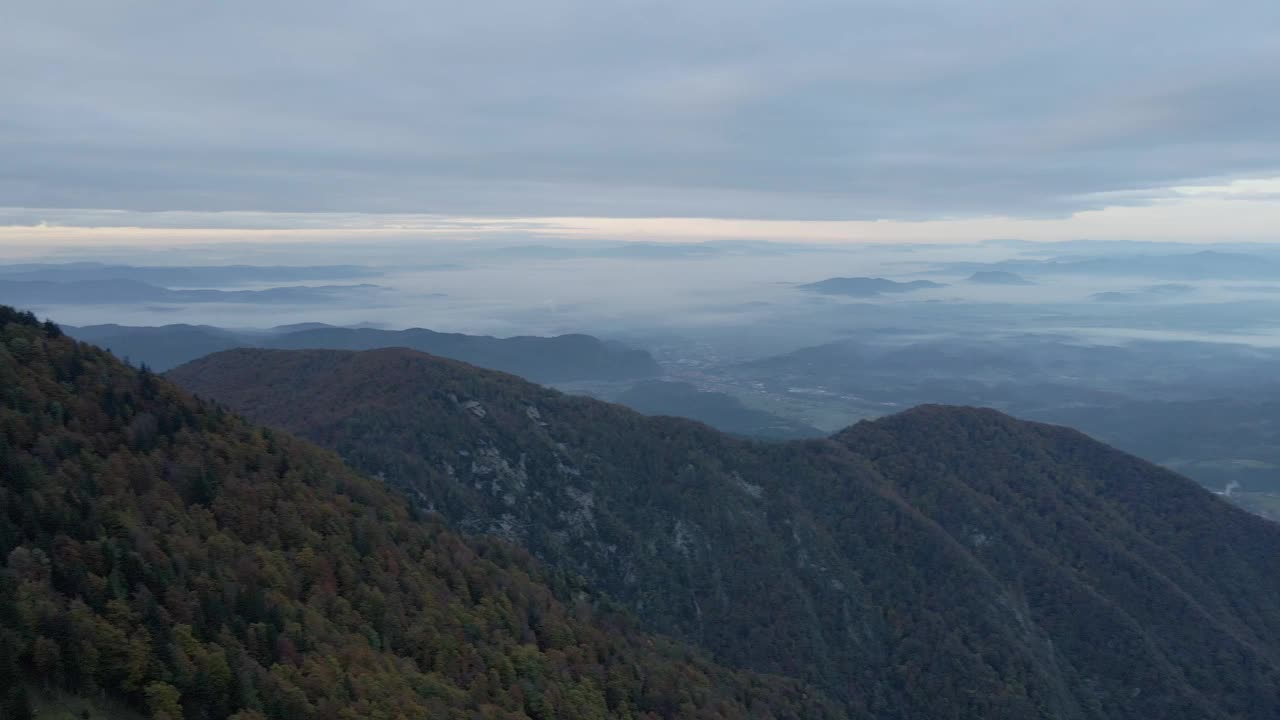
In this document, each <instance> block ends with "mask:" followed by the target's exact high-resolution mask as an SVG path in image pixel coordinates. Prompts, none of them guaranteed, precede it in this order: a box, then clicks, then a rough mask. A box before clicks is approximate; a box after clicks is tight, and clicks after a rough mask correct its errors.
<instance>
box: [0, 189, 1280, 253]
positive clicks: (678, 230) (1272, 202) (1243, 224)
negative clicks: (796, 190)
mask: <svg viewBox="0 0 1280 720" xmlns="http://www.w3.org/2000/svg"><path fill="white" fill-rule="evenodd" d="M1126 200H1127V202H1126ZM21 218H40V220H39V221H36V222H32V221H31V220H27V221H26V222H21V221H20V220H19V219H21ZM0 223H2V224H0V251H3V252H4V254H5V255H6V256H10V257H27V256H31V257H34V256H40V255H45V254H51V253H58V252H65V251H76V250H80V251H83V250H94V249H103V248H138V249H146V248H166V247H172V248H180V247H188V246H210V245H225V246H233V245H235V244H239V243H245V244H287V243H338V244H342V243H347V244H358V243H361V242H366V241H372V240H379V241H397V240H398V241H406V242H411V241H414V240H422V241H451V242H465V241H477V240H492V239H500V240H503V241H506V242H510V243H512V244H519V243H521V242H548V241H555V240H561V241H582V240H594V241H642V242H706V241H724V240H752V241H772V242H794V243H815V244H857V243H923V242H927V243H957V244H964V243H975V242H981V241H985V240H993V239H1018V240H1025V241H1030V242H1053V241H1064V240H1088V239H1096V240H1131V241H1152V242H1155V241H1173V242H1190V243H1222V242H1269V241H1276V240H1280V237H1278V236H1277V228H1280V178H1252V179H1245V180H1236V181H1232V182H1224V183H1219V184H1204V185H1188V186H1183V187H1177V188H1172V189H1171V190H1169V191H1166V192H1164V193H1162V194H1161V196H1159V197H1155V198H1152V197H1150V196H1144V195H1142V194H1134V196H1133V197H1132V198H1126V197H1125V196H1123V195H1121V196H1117V197H1116V204H1112V205H1110V206H1107V207H1103V208H1101V209H1097V210H1083V211H1079V212H1075V213H1072V214H1070V215H1067V216H1063V217H1046V218H1026V217H1009V216H986V217H969V218H939V219H924V220H895V219H883V220H805V219H796V220H758V219H734V218H697V217H634V218H626V217H465V216H446V215H432V214H405V213H401V214H373V213H275V212H248V211H233V212H182V211H167V212H141V211H122V210H100V209H28V208H7V209H6V208H0Z"/></svg>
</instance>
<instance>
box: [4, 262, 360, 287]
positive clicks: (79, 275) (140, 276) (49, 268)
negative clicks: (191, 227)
mask: <svg viewBox="0 0 1280 720" xmlns="http://www.w3.org/2000/svg"><path fill="white" fill-rule="evenodd" d="M382 274H383V273H382V272H381V271H380V270H377V269H375V268H369V267H363V266H360V265H321V266H292V265H270V266H263V265H174V266H154V265H152V266H137V265H109V264H105V263H95V262H80V263H26V264H14V265H0V278H2V279H5V280H12V281H26V282H35V281H40V282H55V283H77V282H101V281H107V280H128V281H131V282H134V283H144V284H149V285H159V286H163V287H186V288H190V287H233V286H236V285H255V284H262V283H277V282H289V283H296V282H317V281H334V280H351V279H356V278H374V277H380V276H381V275H382Z"/></svg>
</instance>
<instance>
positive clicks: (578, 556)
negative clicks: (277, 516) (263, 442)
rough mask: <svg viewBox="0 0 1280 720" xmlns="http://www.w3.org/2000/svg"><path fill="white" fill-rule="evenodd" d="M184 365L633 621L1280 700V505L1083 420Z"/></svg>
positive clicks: (960, 705) (744, 651)
mask: <svg viewBox="0 0 1280 720" xmlns="http://www.w3.org/2000/svg"><path fill="white" fill-rule="evenodd" d="M171 376H173V377H174V379H175V380H178V381H179V382H180V383H183V384H186V385H188V386H189V387H191V389H193V390H195V391H197V392H200V393H201V394H205V395H210V396H212V397H215V398H217V399H219V400H220V401H222V402H226V403H228V404H229V405H230V406H231V407H232V408H234V409H237V410H240V411H244V412H247V413H249V414H250V415H251V416H254V417H258V418H259V419H260V420H263V421H264V422H268V423H269V424H278V425H281V426H283V427H287V428H289V429H292V430H294V431H296V432H300V433H301V434H303V435H305V436H307V437H310V438H311V439H313V440H316V441H318V442H320V443H321V444H324V445H327V446H329V447H331V448H333V449H335V450H337V451H338V452H339V453H340V454H342V455H343V456H344V457H345V458H347V460H348V461H349V462H351V463H353V464H354V465H356V466H357V467H361V468H363V469H364V470H366V471H368V472H370V473H372V474H375V475H377V476H380V477H383V478H385V479H386V480H387V481H389V482H392V483H393V484H398V485H401V486H402V487H405V488H407V489H408V491H409V492H410V494H411V495H413V496H415V497H418V498H419V500H420V501H423V502H424V503H429V507H430V509H432V510H434V511H436V512H439V513H440V514H441V515H442V516H444V517H445V518H447V519H448V520H449V521H450V522H451V523H453V524H455V526H457V527H460V528H463V529H465V530H467V531H469V532H478V533H488V534H495V535H498V536H500V537H503V538H506V539H508V540H511V541H513V542H517V543H520V544H522V545H524V546H526V547H528V548H529V549H530V550H531V551H532V552H533V553H534V554H535V555H537V556H538V557H540V558H542V559H543V560H544V561H545V562H548V563H549V564H551V565H552V566H554V567H559V568H563V569H565V570H567V571H570V572H572V573H574V574H577V575H581V576H583V577H584V578H586V580H587V581H588V582H589V583H590V584H591V585H592V586H594V587H597V588H598V589H600V590H601V591H602V592H604V593H605V594H606V595H608V596H610V597H612V598H614V599H615V600H617V601H619V602H621V603H623V604H624V605H625V606H626V607H628V608H630V609H631V610H632V611H633V612H635V613H636V614H637V617H638V618H640V620H641V622H642V623H643V624H644V626H645V627H646V628H649V629H654V630H660V631H661V632H663V633H667V634H671V635H674V636H676V637H681V638H684V639H686V640H689V641H691V642H694V643H697V644H699V645H701V646H703V647H706V648H708V649H709V650H710V651H711V652H712V653H713V656H714V657H716V658H717V659H719V660H720V661H722V662H725V663H728V664H731V665H734V666H742V667H748V668H752V669H754V670H758V671H762V672H771V673H777V674H783V675H788V676H792V677H799V678H803V679H805V680H807V681H809V682H812V683H814V684H816V685H817V686H819V687H821V688H823V689H825V690H827V691H828V692H831V693H832V694H833V695H835V696H837V697H840V698H842V699H843V700H845V701H846V702H848V703H850V706H851V707H852V708H855V709H858V710H861V711H865V712H868V713H871V714H872V715H874V716H877V717H886V718H898V717H901V718H906V717H921V716H923V717H955V718H968V717H984V718H1010V719H1012V718H1027V717H1045V718H1064V719H1071V718H1098V719H1107V720H1110V718H1128V717H1164V718H1188V720H1189V719H1190V718H1222V719H1224V720H1225V718H1239V717H1247V718H1259V720H1261V718H1265V717H1269V716H1270V715H1269V713H1270V710H1271V709H1272V708H1274V707H1277V706H1280V661H1278V660H1277V658H1276V653H1275V650H1274V648H1276V647H1277V646H1280V620H1278V618H1280V581H1278V580H1277V577H1278V576H1280V573H1277V572H1276V571H1277V570H1280V566H1277V562H1278V561H1277V558H1278V557H1280V528H1277V527H1275V526H1274V525H1272V524H1270V523H1267V522H1266V521H1264V520H1261V519H1259V518H1254V517H1252V516H1250V515H1247V514H1246V513H1244V512H1243V511H1240V510H1238V509H1235V508H1232V507H1230V506H1228V505H1227V504H1225V503H1223V502H1222V501H1220V500H1219V499H1218V498H1216V497H1215V496H1213V495H1212V494H1210V493H1208V492H1207V491H1205V490H1203V489H1202V488H1200V487H1198V486H1196V485H1195V484H1194V483H1193V482H1191V481H1190V480H1187V479H1186V478H1182V477H1180V476H1178V475H1175V474H1173V473H1170V472H1168V471H1165V470H1162V469H1160V468H1157V467H1156V466H1154V465H1151V464H1150V463H1146V462H1144V461H1140V460H1137V459H1136V458H1132V457H1130V456H1126V455H1124V454H1123V453H1120V452H1118V451H1115V450H1114V449H1111V448H1107V447H1106V446H1104V445H1101V444H1100V443H1097V442H1096V441H1093V440H1089V439H1088V438H1086V437H1085V436H1083V435H1081V434H1079V433H1075V432H1073V431H1069V430H1065V429H1055V428H1053V426H1047V425H1041V424H1036V423H1027V422H1024V421H1018V420H1015V419H1013V418H1009V417H1007V416H1004V415H1001V414H999V413H996V412H995V411H988V410H977V409H963V408H960V409H957V408H940V407H939V406H932V407H924V408H920V409H917V410H912V411H909V412H907V413H904V414H900V415H897V416H892V417H890V418H887V419H882V420H879V421H872V422H865V423H859V424H857V425H854V426H851V427H850V428H848V429H846V430H845V431H842V432H841V433H838V434H836V435H834V436H832V437H831V438H827V439H820V440H809V441H794V442H788V443H759V442H752V441H747V440H739V439H734V438H730V437H727V436H724V435H722V434H720V433H718V432H715V431H714V430H712V429H710V428H708V427H706V426H703V425H701V424H698V423H696V422H692V421H686V420H679V419H674V418H646V417H643V416H640V415H638V414H636V413H634V412H632V411H630V410H627V409H625V408H621V407H618V406H613V405H608V404H605V403H600V402H598V401H593V400H590V399H586V398H574V397H569V396H565V395H562V394H560V393H557V392H555V391H551V390H547V389H544V388H538V387H536V386H532V385H529V384H527V383H524V382H522V381H520V380H518V379H517V378H513V377H511V376H505V375H501V374H496V373H489V372H483V371H476V370H474V369H472V368H469V367H467V366H465V365H460V364H457V363H452V362H444V361H440V360H439V359H436V358H431V357H430V356H426V355H422V354H418V353H413V352H411V351H407V350H394V351H374V352H370V353H333V352H326V353H309V352H303V353H283V354H282V353H280V352H278V351H276V352H272V351H253V350H240V351H233V352H231V353H223V354H219V355H215V356H212V357H210V358H206V359H204V360H201V361H199V362H197V363H194V364H192V365H189V366H186V367H184V368H180V369H178V370H177V371H174V373H171ZM286 397H288V398H305V399H304V400H302V404H301V405H289V404H288V403H284V402H282V399H283V398H286ZM313 407H314V408H315V410H314V411H313V410H312V409H311V408H313ZM1188 538H1191V539H1188ZM1165 548H1168V549H1165ZM1236 677H1241V678H1244V677H1247V678H1249V681H1248V682H1247V683H1245V684H1244V685H1240V684H1238V683H1237V682H1236V681H1234V680H1232V678H1236ZM960 688H970V692H964V691H961V690H960ZM1135 691H1136V692H1135Z"/></svg>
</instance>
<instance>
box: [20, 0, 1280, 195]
mask: <svg viewBox="0 0 1280 720" xmlns="http://www.w3.org/2000/svg"><path fill="white" fill-rule="evenodd" d="M1278 21H1280V5H1277V4H1276V3H1274V2H1273V1H1272V0H1240V2H1236V3H1230V4H1227V5H1223V4H1221V3H1210V2H1206V1H1192V0H1166V1H1164V2H1154V1H1152V0H1133V1H1131V2H1126V3H1114V2H1101V1H1100V0H1083V1H1082V2H1078V3H1071V4H1062V3H1036V2H1031V3H1026V2H1015V1H1014V0H1002V1H1000V2H996V1H986V2H972V1H968V2H960V1H959V0H918V1H916V2H910V3H904V2H896V1H895V2H890V1H889V0H883V1H881V2H865V1H862V2H851V1H841V2H837V1H834V0H831V1H828V0H805V1H803V2H795V1H787V0H736V1H734V2H729V0H706V1H704V2H698V3H687V2H674V1H665V0H664V1H656V0H646V1H640V0H619V1H618V2H611V3H594V2H588V1H587V0H547V1H546V2H539V3H518V2H510V1H507V2H494V1H493V0H479V1H477V2H471V3H443V2H408V1H405V2H387V1H383V0H376V1H373V2H367V3H350V2H338V1H337V0H312V1H310V2H305V3H304V2H300V1H298V0H282V1H280V2H272V3H253V2H247V1H245V0H229V1H227V2H219V3H202V4H198V5H194V6H191V5H174V4H167V5H166V4H160V5H157V4H156V3H150V2H141V0H120V1H119V2H112V3H101V2H94V1H93V0H82V1H79V2H73V1H70V0H47V1H46V2H40V3H23V4H20V6H19V7H16V8H12V9H10V10H8V11H7V12H6V21H5V23H3V24H0V66H2V67H4V68H6V72H4V73H0V98H3V99H0V156H2V157H4V158H5V162H4V163H3V165H0V197H3V198H4V199H5V203H6V204H8V205H12V206H26V207H46V208H53V207H106V208H122V209H133V210H148V211H165V210H195V211H215V210H252V211H272V212H298V213H306V212H316V211H335V210H337V211H343V212H352V213H369V212H379V213H436V214H448V215H495V216H504V217H527V216H614V217H645V216H649V217H661V216H690V217H724V218H744V217H751V218H774V219H783V218H787V219H795V218H808V219H861V220H867V219H880V218H894V219H909V220H915V219H929V218H947V217H960V216H1015V217H1046V216H1063V215H1068V214H1070V213H1072V212H1075V211H1080V210H1088V209H1093V208H1098V207H1102V206H1103V205H1104V204H1105V202H1107V201H1108V200H1107V199H1108V198H1110V200H1114V199H1115V198H1117V197H1121V196H1123V195H1124V194H1126V193H1128V198H1129V201H1130V202H1145V201H1147V200H1146V199H1147V198H1151V197H1155V198H1159V197H1163V196H1164V192H1163V189H1165V188H1170V187H1172V186H1184V185H1190V184H1208V183H1207V182H1205V181H1204V179H1208V178H1236V177H1244V176H1250V175H1265V174H1272V175H1274V174H1276V173H1277V172H1280V95H1277V94H1276V93H1274V92H1272V89H1273V88H1275V87H1277V86H1280V44H1277V43H1276V42H1274V32H1273V29H1274V28H1275V27H1276V26H1277V22H1278Z"/></svg>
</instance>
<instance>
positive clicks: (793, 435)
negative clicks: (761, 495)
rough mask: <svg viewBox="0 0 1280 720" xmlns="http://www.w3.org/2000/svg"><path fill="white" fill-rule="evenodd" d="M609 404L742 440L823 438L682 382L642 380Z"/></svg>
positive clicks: (806, 427)
mask: <svg viewBox="0 0 1280 720" xmlns="http://www.w3.org/2000/svg"><path fill="white" fill-rule="evenodd" d="M613 400H614V402H618V403H621V404H623V405H626V406H627V407H629V408H631V409H633V410H638V411H640V412H642V413H644V414H646V415H667V416H672V417H682V418H689V419H690V420H697V421H698V422H703V423H706V424H708V425H710V426H711V427H713V428H716V429H717V430H720V431H722V432H726V433H729V434H731V435H740V436H742V437H751V438H762V439H764V438H767V439H773V440H794V439H800V438H815V437H821V436H823V435H824V434H825V433H823V432H822V431H821V430H819V429H818V428H815V427H812V426H810V425H805V424H804V423H799V422H796V421H794V420H788V419H786V418H783V417H780V416H778V415H774V414H773V413H769V412H765V411H763V410H755V409H752V408H749V407H747V406H746V405H743V404H742V401H741V400H738V399H737V398H735V397H733V396H732V395H727V394H725V393H719V392H708V391H705V390H698V389H697V388H696V387H694V386H693V385H690V384H689V383H685V382H669V381H663V380H646V381H644V382H640V383H636V384H635V385H633V386H631V387H630V388H629V389H627V390H626V391H624V392H623V393H621V394H619V395H618V396H616V397H614V398H613Z"/></svg>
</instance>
